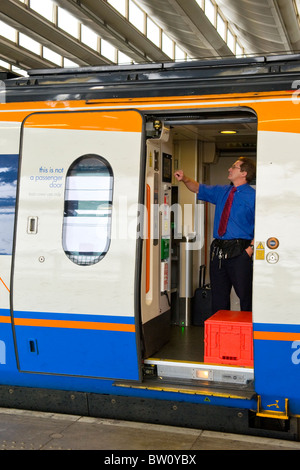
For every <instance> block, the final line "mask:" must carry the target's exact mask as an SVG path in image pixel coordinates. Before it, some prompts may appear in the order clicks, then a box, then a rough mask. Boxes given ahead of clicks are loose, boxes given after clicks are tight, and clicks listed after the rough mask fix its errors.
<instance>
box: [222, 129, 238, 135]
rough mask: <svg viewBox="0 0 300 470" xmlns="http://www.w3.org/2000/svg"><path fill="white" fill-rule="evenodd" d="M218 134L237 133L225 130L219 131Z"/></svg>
mask: <svg viewBox="0 0 300 470" xmlns="http://www.w3.org/2000/svg"><path fill="white" fill-rule="evenodd" d="M220 134H237V131H230V130H227V131H226V130H225V131H220Z"/></svg>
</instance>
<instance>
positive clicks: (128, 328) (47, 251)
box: [0, 56, 300, 440]
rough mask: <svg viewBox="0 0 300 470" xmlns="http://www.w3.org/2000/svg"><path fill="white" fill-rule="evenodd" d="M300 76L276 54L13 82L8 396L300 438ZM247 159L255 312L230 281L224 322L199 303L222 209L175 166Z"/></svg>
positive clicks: (1, 373) (294, 62) (2, 251)
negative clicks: (252, 199)
mask: <svg viewBox="0 0 300 470" xmlns="http://www.w3.org/2000/svg"><path fill="white" fill-rule="evenodd" d="M299 73H300V56H271V57H256V58H247V59H228V60H214V61H201V62H187V63H179V64H176V63H171V64H144V65H131V66H111V67H91V68H82V69H80V68H79V69H73V70H72V69H55V70H33V71H30V72H29V77H27V78H18V79H5V78H4V77H2V82H1V88H0V179H1V186H0V187H1V195H0V220H1V224H0V240H1V243H0V255H1V256H0V281H1V283H0V291H1V296H0V308H1V312H0V323H1V328H0V384H1V385H0V405H1V406H14V407H24V408H31V409H42V410H51V411H53V410H54V411H61V412H72V413H80V414H91V415H92V416H102V417H116V418H119V419H136V420H145V421H150V422H160V423H165V424H173V425H180V426H188V427H198V428H201V427H203V428H206V429H214V430H225V431H229V432H243V433H250V434H260V435H270V436H273V435H274V436H280V437H284V438H287V439H295V440H297V439H298V418H299V416H300V390H299V387H298V382H299V375H300V320H299V300H300V254H299V250H298V248H297V240H298V239H299V238H300V237H299V236H298V233H299V232H300V223H298V212H299V200H300V193H299V188H300V185H299V181H298V179H299V173H300V159H299V146H300V137H299V136H300V133H299V119H300V106H299V100H300V97H299V91H298V87H299V85H300V81H299V80H298V77H299ZM240 155H246V156H249V157H250V158H252V159H253V160H254V161H255V163H256V167H257V175H256V180H255V181H253V182H252V183H251V184H252V185H253V186H254V187H255V189H256V215H255V240H254V255H253V267H254V276H253V311H252V312H249V313H250V315H248V316H247V318H248V320H247V321H245V315H244V314H243V313H241V312H240V307H239V302H238V299H237V297H236V295H235V293H234V291H233V292H232V296H231V313H230V312H227V313H226V312H225V314H224V315H225V316H224V315H223V319H225V320H226V318H227V321H225V322H223V321H220V322H219V323H218V324H217V326H216V325H214V328H217V330H213V328H212V322H213V317H211V318H208V320H207V321H206V322H205V323H204V324H203V325H199V324H198V323H197V319H196V316H197V314H198V312H195V308H194V293H195V290H196V289H197V287H198V285H199V268H200V267H201V266H206V267H207V271H206V273H207V276H206V283H209V273H208V266H209V245H210V242H211V240H212V222H213V207H211V206H209V205H207V204H206V203H203V202H202V201H197V200H196V199H195V195H194V194H192V193H190V192H188V191H187V190H186V189H185V188H184V187H182V186H180V185H178V183H177V182H176V181H175V180H174V177H173V174H174V171H175V170H176V169H178V168H183V169H184V170H185V172H186V173H188V174H190V175H191V176H192V177H193V178H194V179H196V180H198V181H200V182H204V183H208V184H226V181H227V169H228V168H229V167H230V166H231V164H232V163H233V161H234V160H235V159H236V158H237V157H238V156H240ZM299 235H300V234H299ZM226 315H227V317H226ZM225 317H226V318H225ZM228 318H229V320H228ZM221 320H222V319H221ZM236 320H237V321H236ZM209 348H211V349H210V351H211V352H210V354H208V353H207V352H206V350H208V349H209ZM222 348H223V349H222ZM234 348H235V349H234Z"/></svg>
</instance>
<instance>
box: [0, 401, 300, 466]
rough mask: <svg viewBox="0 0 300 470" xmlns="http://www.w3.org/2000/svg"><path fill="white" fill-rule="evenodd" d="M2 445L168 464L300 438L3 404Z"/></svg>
mask: <svg viewBox="0 0 300 470" xmlns="http://www.w3.org/2000/svg"><path fill="white" fill-rule="evenodd" d="M0 449H1V450H17V451H21V450H47V451H51V450H55V451H58V450H73V451H74V450H94V451H95V450H97V451H102V452H101V453H100V454H99V456H100V462H99V459H98V461H97V463H98V464H99V463H101V462H102V463H104V464H114V465H119V464H126V465H127V466H128V465H129V466H131V467H135V466H137V467H138V466H140V467H141V466H142V465H145V464H147V465H148V464H149V463H150V464H153V463H159V461H158V459H163V458H164V459H167V460H165V463H166V464H171V463H173V464H174V463H176V461H175V460H174V459H175V456H176V457H178V458H179V459H181V460H179V463H182V464H185V463H188V462H189V463H190V464H193V463H199V462H200V454H202V453H201V451H205V450H206V451H207V450H208V451H209V450H212V451H215V450H223V451H240V450H243V451H245V450H248V451H251V450H269V451H270V450H271V451H272V450H279V451H280V450H281V451H286V450H298V451H299V450H300V442H299V443H298V442H294V441H285V440H277V439H268V438H261V437H254V436H245V435H235V434H226V433H220V432H212V431H205V430H198V429H197V430H196V429H184V428H178V427H171V426H162V425H155V424H145V423H136V422H125V421H117V420H107V419H101V418H90V417H83V416H73V415H64V414H54V413H45V412H36V411H26V410H16V409H8V408H0ZM138 451H144V452H138ZM175 451H176V452H175ZM24 455H26V454H24ZM18 456H19V452H18ZM129 459H131V460H129ZM150 459H152V460H150ZM160 463H163V461H162V460H160Z"/></svg>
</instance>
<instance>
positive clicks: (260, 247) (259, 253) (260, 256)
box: [255, 242, 265, 260]
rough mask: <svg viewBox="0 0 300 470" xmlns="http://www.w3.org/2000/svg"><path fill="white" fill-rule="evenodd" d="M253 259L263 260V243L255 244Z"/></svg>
mask: <svg viewBox="0 0 300 470" xmlns="http://www.w3.org/2000/svg"><path fill="white" fill-rule="evenodd" d="M255 259H257V260H264V259H265V244H264V243H263V242H258V243H257V244H256V250H255Z"/></svg>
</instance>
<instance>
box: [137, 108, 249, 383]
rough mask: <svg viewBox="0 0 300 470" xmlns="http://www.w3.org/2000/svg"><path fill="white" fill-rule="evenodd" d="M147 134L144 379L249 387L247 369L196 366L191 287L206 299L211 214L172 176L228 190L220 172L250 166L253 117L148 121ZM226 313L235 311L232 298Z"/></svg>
mask: <svg viewBox="0 0 300 470" xmlns="http://www.w3.org/2000/svg"><path fill="white" fill-rule="evenodd" d="M147 126H148V128H147V130H148V141H147V165H146V187H145V201H146V206H147V211H146V213H147V221H146V227H147V230H148V237H145V241H144V248H143V250H144V251H143V266H142V294H141V312H142V313H141V314H142V334H143V341H142V343H143V346H144V351H143V354H144V364H145V368H146V369H147V368H149V370H147V372H146V374H149V373H150V374H151V373H152V371H153V370H156V372H157V376H159V377H161V378H163V379H166V380H168V381H169V380H181V379H182V380H188V381H190V380H191V381H192V382H193V381H194V380H195V379H200V380H202V381H203V380H204V382H205V383H206V382H207V380H208V381H210V382H212V383H215V382H220V381H221V382H222V381H223V380H224V381H227V382H234V383H238V384H243V385H244V384H246V383H250V382H251V381H252V380H253V368H248V367H246V368H245V367H237V368H236V369H235V370H234V373H232V370H233V368H232V365H228V366H227V365H224V364H221V363H220V364H216V365H214V366H211V368H210V369H209V368H207V364H205V362H204V334H205V328H204V323H203V321H198V320H197V318H196V317H197V315H198V313H199V312H196V311H195V293H196V291H197V289H198V288H199V284H200V285H202V286H205V287H206V288H207V290H208V291H209V284H210V277H209V275H210V273H209V250H210V244H211V241H212V240H213V220H214V206H212V205H211V204H207V203H204V202H202V201H197V200H196V197H195V194H193V193H191V192H190V191H188V190H187V189H186V188H185V187H184V185H183V184H181V185H180V184H178V183H177V181H176V180H175V179H174V176H173V175H174V172H175V171H176V170H177V169H180V168H181V169H183V170H184V172H185V174H187V175H189V176H190V177H191V178H193V179H195V180H196V181H199V182H200V183H205V184H209V185H216V184H221V185H223V184H224V185H225V184H228V179H227V178H228V168H229V167H230V166H231V165H232V164H233V163H234V161H235V160H236V159H237V158H238V157H239V156H247V157H250V158H251V159H253V160H254V161H256V144H257V119H256V115H255V113H254V112H252V111H251V110H250V109H248V108H245V109H243V108H240V109H226V110H222V111H220V110H204V111H201V113H198V114H195V113H190V114H189V113H186V114H182V113H177V114H176V113H174V114H172V115H155V116H151V118H150V117H149V118H148V124H147ZM251 185H253V186H254V187H255V185H256V181H252V183H251ZM151 203H153V207H154V208H155V207H158V209H156V210H153V207H152V205H151ZM154 217H156V219H155V218H154ZM153 235H156V236H153ZM231 310H232V311H239V310H240V306H239V299H238V297H237V295H236V294H235V292H234V290H232V294H231ZM251 340H252V339H251ZM202 371H203V372H202ZM234 377H235V378H234ZM196 382H197V385H199V380H196Z"/></svg>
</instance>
